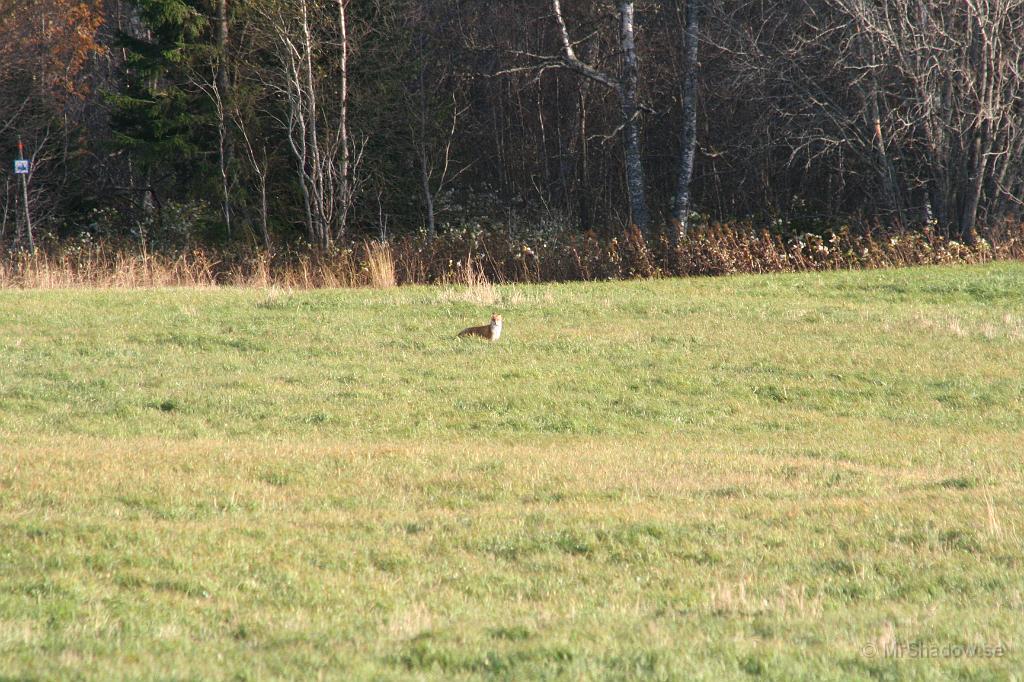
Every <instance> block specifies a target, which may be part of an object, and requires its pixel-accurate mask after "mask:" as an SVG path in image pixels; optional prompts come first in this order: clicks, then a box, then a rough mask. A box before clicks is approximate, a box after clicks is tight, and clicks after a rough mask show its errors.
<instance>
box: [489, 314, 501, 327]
mask: <svg viewBox="0 0 1024 682" xmlns="http://www.w3.org/2000/svg"><path fill="white" fill-rule="evenodd" d="M491 324H492V325H499V324H501V315H499V314H497V313H495V314H493V315H491Z"/></svg>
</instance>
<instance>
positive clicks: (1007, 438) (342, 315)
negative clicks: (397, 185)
mask: <svg viewBox="0 0 1024 682" xmlns="http://www.w3.org/2000/svg"><path fill="white" fill-rule="evenodd" d="M1022 292H1024V267H1022V266H1020V265H995V266H990V267H984V268H969V269H968V268H956V269H917V270H903V271H888V272H870V273H838V274H822V275H818V274H813V275H797V276H773V277H733V278H726V279H715V280H703V279H698V280H686V281H657V282H640V283H616V284H573V285H557V286H538V287H517V288H504V289H501V290H500V294H499V295H500V297H501V298H502V300H501V302H500V303H496V304H493V305H490V304H486V303H483V304H481V303H480V301H479V299H480V298H481V297H484V298H486V294H487V292H486V291H484V292H478V293H477V295H476V296H475V297H474V296H470V295H467V296H466V299H468V300H462V298H461V294H460V293H458V292H454V293H453V292H451V291H445V290H441V289H432V288H410V289H401V290H395V291H387V292H380V291H323V292H309V293H284V292H266V291H262V292H261V291H245V290H200V291H197V290H167V291H163V290H161V291H126V292H118V291H82V292H10V291H8V292H2V293H0V534H2V535H0V537H2V541H0V677H2V676H3V675H13V676H30V677H31V676H40V677H46V678H50V677H54V676H60V675H72V674H74V673H80V674H84V675H85V676H87V677H96V678H98V679H100V678H102V679H111V678H117V677H129V678H137V677H151V676H159V677H179V678H180V677H203V678H207V677H211V678H219V677H233V676H238V677H242V678H246V677H248V678H265V677H273V676H283V677H285V676H287V677H296V676H307V677H313V676H315V674H321V675H323V676H325V677H330V678H334V677H337V678H351V677H370V676H383V677H385V678H387V677H407V676H417V675H423V676H426V677H436V678H438V679H441V678H453V677H461V676H466V677H472V676H478V675H486V674H498V675H505V676H509V677H513V676H514V677H541V676H549V677H556V676H559V675H564V676H566V677H571V678H574V679H575V678H578V677H580V676H584V677H608V676H618V677H623V678H631V677H652V678H676V677H678V678H680V679H699V678H702V677H703V678H706V679H724V678H742V677H746V676H749V675H759V674H760V675H764V676H766V677H769V678H777V679H792V678H797V677H804V678H807V679H816V680H818V679H830V678H836V679H839V678H843V679H846V678H858V677H859V678H865V679H867V678H873V677H876V678H877V677H886V678H896V677H900V676H906V677H909V678H921V679H925V678H940V677H948V676H953V675H960V676H967V677H970V676H972V675H973V676H977V677H978V678H982V679H988V678H990V677H992V676H996V677H999V676H1004V677H1005V676H1008V675H1010V674H1012V671H1015V670H1020V669H1021V668H1022V666H1024V651H1022V647H1024V577H1022V576H1024V552H1022V544H1021V542H1022V537H1021V533H1022V532H1024V507H1022V505H1021V502H1020V500H1021V499H1022V494H1024V485H1022V472H1024V463H1022V460H1021V456H1020V455H1021V450H1022V448H1024V294H1022ZM492 308H494V309H495V310H500V311H501V312H503V313H504V314H505V317H506V337H504V338H503V339H502V340H501V342H500V343H499V344H497V345H494V346H488V345H486V344H483V343H479V342H473V341H456V340H453V339H452V338H451V337H452V335H453V333H454V332H455V331H457V330H458V329H460V328H461V327H462V326H465V325H466V324H469V323H477V322H478V321H480V320H483V319H485V318H486V315H487V314H488V313H489V312H490V311H491V309H492ZM892 641H899V642H914V641H916V642H922V643H926V644H929V645H935V646H948V645H959V644H966V645H999V644H1002V645H1003V646H1005V647H1006V653H1005V655H1003V656H1000V657H994V658H993V657H979V656H975V657H962V658H941V659H931V660H916V659H915V660H910V659H909V658H903V659H893V658H884V657H880V656H871V655H870V654H871V653H872V652H871V651H870V650H868V649H866V647H870V646H884V645H885V644H886V643H888V642H892Z"/></svg>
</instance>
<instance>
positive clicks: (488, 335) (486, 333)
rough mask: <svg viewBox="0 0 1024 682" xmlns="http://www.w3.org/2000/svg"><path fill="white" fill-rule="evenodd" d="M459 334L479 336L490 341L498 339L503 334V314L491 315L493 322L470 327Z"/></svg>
mask: <svg viewBox="0 0 1024 682" xmlns="http://www.w3.org/2000/svg"><path fill="white" fill-rule="evenodd" d="M459 336H479V337H481V338H484V339H487V340H488V341H497V340H498V338H499V337H500V336H501V315H497V314H495V315H491V323H490V324H485V325H483V326H482V327H470V328H468V329H463V330H462V331H461V332H459Z"/></svg>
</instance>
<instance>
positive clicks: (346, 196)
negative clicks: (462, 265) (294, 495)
mask: <svg viewBox="0 0 1024 682" xmlns="http://www.w3.org/2000/svg"><path fill="white" fill-rule="evenodd" d="M1022 36H1024V0H956V1H952V0H949V1H945V0H939V1H926V0H779V1H773V2H761V1H754V0H721V1H718V2H709V1H706V0H648V1H644V0H637V1H636V2H625V1H621V2H611V1H600V0H562V1H561V2H558V1H556V0H506V1H502V2H485V1H483V0H85V1H82V2H78V1H75V0H2V4H0V64H2V66H0V153H2V155H3V156H4V158H5V161H4V164H3V170H2V175H0V221H2V222H0V243H2V244H3V245H4V246H6V247H7V248H11V247H21V246H24V245H26V244H27V243H28V242H29V241H32V242H33V243H42V242H48V243H56V242H58V241H61V242H67V241H69V240H112V241H119V240H123V241H124V242H125V243H132V242H139V243H143V244H144V245H145V246H146V248H150V249H153V250H161V249H167V250H175V249H182V248H191V247H193V246H196V245H203V246H206V247H211V248H219V249H223V250H227V251H230V250H232V249H248V250H263V249H265V250H267V251H271V252H272V251H274V250H279V249H282V248H285V247H287V248H293V247H300V246H301V247H302V248H306V247H307V246H309V247H312V248H313V249H314V250H325V249H327V250H329V249H331V248H333V247H335V246H337V245H338V244H343V243H350V242H353V241H355V240H365V239H382V240H386V239H389V238H392V237H398V236H402V235H409V234H412V233H416V234H420V233H422V234H424V235H426V236H431V235H433V234H435V233H436V234H439V235H445V234H455V233H464V232H466V231H485V232H486V231H491V232H495V233H500V234H503V235H507V236H508V237H511V238H512V239H525V238H526V237H527V236H532V235H544V234H559V233H561V234H564V233H574V234H575V233H579V234H583V233H588V234H591V233H592V234H597V235H611V234H621V233H622V231H623V229H624V228H625V227H627V226H635V229H636V230H637V231H638V232H639V234H640V235H642V236H643V237H645V238H647V239H652V238H655V239H662V240H664V241H666V242H667V243H673V242H678V241H680V240H685V239H686V238H687V235H688V232H692V231H693V230H695V229H700V228H701V227H702V226H707V225H711V224H715V223H722V222H735V223H742V224H745V225H749V226H750V227H751V229H753V230H755V231H760V230H768V231H769V232H771V233H773V234H796V233H808V232H809V233H816V234H828V233H830V232H833V231H838V230H844V229H850V230H862V231H863V230H870V229H872V228H876V229H877V228H879V227H882V228H884V229H886V230H889V231H893V232H897V233H903V232H915V231H927V232H929V233H933V234H937V235H942V236H945V237H946V238H949V239H956V240H962V241H965V242H971V241H973V240H976V239H977V238H978V237H977V235H978V234H979V233H982V234H984V233H985V232H986V231H988V230H992V229H995V228H996V227H997V226H1005V225H1011V224H1012V225H1019V223H1020V219H1021V212H1022V199H1024V173H1022V170H1024V161H1022V158H1024V155H1022V152H1024V127H1022V123H1024V121H1022V118H1024V73H1022V69H1024V39H1022ZM19 140H20V141H22V142H23V143H24V145H25V150H26V156H28V157H30V158H31V159H32V161H33V166H32V173H31V175H30V176H28V178H27V185H26V186H25V187H23V186H22V185H21V184H20V178H19V177H18V176H16V175H14V174H13V172H12V171H13V166H12V163H11V161H12V160H13V159H14V158H16V157H17V155H18V142H19ZM26 196H27V199H28V206H27V207H28V209H29V210H28V211H27V212H26V211H25V210H24V209H25V198H26ZM29 228H30V229H29ZM631 229H632V228H631Z"/></svg>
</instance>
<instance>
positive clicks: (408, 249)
mask: <svg viewBox="0 0 1024 682" xmlns="http://www.w3.org/2000/svg"><path fill="white" fill-rule="evenodd" d="M1020 259H1024V226H1020V227H1017V228H1015V229H1009V228H1005V227H1004V228H1002V229H1001V230H1000V231H998V232H993V233H992V234H990V235H989V236H988V237H987V238H982V237H976V238H975V239H973V240H972V241H971V243H961V242H958V241H956V240H951V239H947V238H944V237H941V236H938V235H936V234H934V233H933V232H930V231H925V232H921V233H911V234H885V233H876V234H853V233H851V232H849V231H843V232H839V233H835V234H831V235H829V236H827V237H822V236H818V235H812V234H805V235H802V236H797V237H791V238H783V237H781V236H779V235H773V234H770V233H768V232H766V231H757V230H754V229H752V228H749V227H743V226H734V225H715V226H711V227H707V228H704V229H702V230H699V231H696V232H695V233H694V234H693V235H692V237H691V238H690V239H689V240H688V241H686V242H685V243H683V244H682V245H681V246H679V247H672V246H671V245H669V244H668V243H667V241H665V239H663V238H658V239H646V238H645V237H644V235H642V234H641V233H640V232H639V231H637V230H635V229H633V230H627V231H626V232H624V233H622V234H619V235H615V236H611V237H606V238H601V237H598V236H596V235H594V234H593V233H586V234H578V233H567V234H562V235H554V236H552V237H551V238H549V239H547V240H546V241H543V242H542V243H527V242H524V241H522V240H514V239H509V238H508V237H507V236H504V235H498V234H455V235H446V236H443V237H438V238H434V239H428V238H426V237H421V236H410V237H400V238H397V239H394V240H391V241H390V242H378V241H366V242H361V243H355V244H351V245H348V246H342V247H338V248H335V249H332V250H330V251H328V252H313V251H284V252H281V253H279V254H277V255H275V256H274V257H272V258H271V257H269V256H268V255H267V254H265V253H261V252H250V253H236V252H217V251H215V250H204V249H192V250H188V251H183V252H176V253H170V254H164V253H153V252H147V251H145V250H139V249H138V248H137V247H133V246H127V247H126V246H124V245H120V246H119V245H115V244H102V243H101V244H97V243H89V244H84V245H83V244H74V245H69V244H55V245H50V246H48V247H46V248H42V249H40V250H38V251H37V252H36V253H34V254H29V253H27V252H10V253H7V254H4V255H0V288H26V289H66V288H76V287H104V288H137V287H171V286H191V287H197V286H198V287H203V286H215V285H228V286H241V287H269V286H274V285H276V286H280V287H284V288H290V289H314V288H336V287H374V288H390V287H394V286H398V285H406V284H442V285H444V286H446V287H448V288H450V289H452V292H450V293H449V294H448V296H450V297H454V298H459V300H467V301H472V302H480V303H494V302H497V301H498V296H499V295H498V293H497V292H496V291H495V289H494V284H509V283H516V282H523V283H526V282H551V281H577V280H616V279H631V278H637V277H641V278H649V277H663V276H687V275H725V274H735V273H766V272H802V271H811V270H844V269H877V268H891V267H903V266H911V265H937V264H950V263H964V264H974V263H987V262H991V261H995V260H1020ZM455 288H457V289H458V290H457V292H456V291H455Z"/></svg>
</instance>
